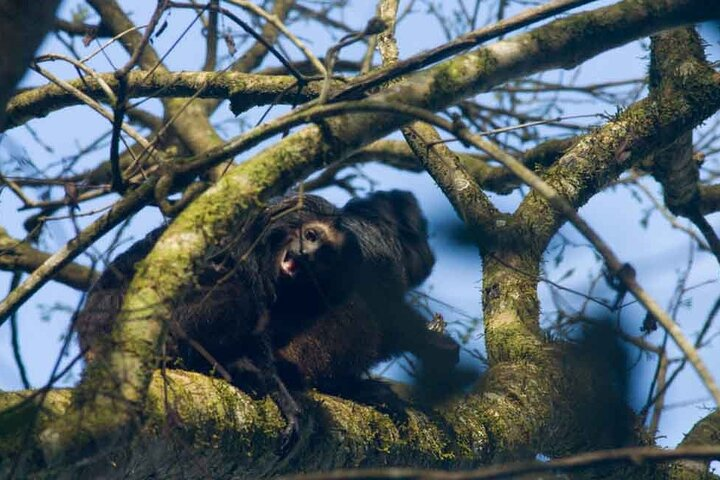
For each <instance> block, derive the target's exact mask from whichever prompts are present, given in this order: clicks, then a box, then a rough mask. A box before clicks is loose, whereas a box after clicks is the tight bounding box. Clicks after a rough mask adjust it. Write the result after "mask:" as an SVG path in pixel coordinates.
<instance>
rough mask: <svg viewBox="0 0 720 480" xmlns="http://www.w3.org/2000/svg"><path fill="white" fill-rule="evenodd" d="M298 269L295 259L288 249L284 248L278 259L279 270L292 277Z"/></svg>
mask: <svg viewBox="0 0 720 480" xmlns="http://www.w3.org/2000/svg"><path fill="white" fill-rule="evenodd" d="M299 269H300V265H299V264H298V261H297V260H296V259H294V258H292V256H291V254H290V250H285V254H284V255H283V257H282V260H281V261H280V272H282V273H283V274H284V275H287V276H288V277H294V276H295V275H296V274H297V272H298V270H299Z"/></svg>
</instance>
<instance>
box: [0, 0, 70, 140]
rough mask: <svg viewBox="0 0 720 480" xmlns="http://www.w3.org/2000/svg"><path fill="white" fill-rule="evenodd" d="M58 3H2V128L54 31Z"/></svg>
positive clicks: (13, 0)
mask: <svg viewBox="0 0 720 480" xmlns="http://www.w3.org/2000/svg"><path fill="white" fill-rule="evenodd" d="M59 3H60V2H59V1H58V0H38V1H34V2H26V1H25V0H8V1H5V2H2V3H1V4H0V45H1V46H2V47H1V48H2V55H0V127H2V126H4V125H5V114H4V113H5V104H6V103H7V101H8V99H9V98H10V96H11V95H12V92H13V90H14V89H15V86H16V85H17V83H18V82H19V81H20V79H21V78H22V76H23V75H24V74H25V72H27V66H28V64H29V63H30V60H31V59H32V57H33V55H34V54H35V50H36V49H37V48H38V47H39V46H40V42H41V41H42V39H43V38H44V37H45V34H46V33H47V31H48V30H49V29H50V28H51V26H52V21H53V19H54V18H55V9H56V8H57V6H58V4H59Z"/></svg>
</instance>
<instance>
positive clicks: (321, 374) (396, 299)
mask: <svg viewBox="0 0 720 480" xmlns="http://www.w3.org/2000/svg"><path fill="white" fill-rule="evenodd" d="M342 224H343V225H344V229H345V230H348V231H351V232H357V233H358V235H357V238H358V241H359V244H360V252H361V257H362V260H363V264H362V268H361V269H360V270H358V272H357V273H358V274H359V276H360V278H361V281H359V282H357V283H356V286H355V288H354V289H353V290H352V292H351V293H350V294H349V295H348V296H346V297H345V299H344V301H343V302H340V303H338V304H334V305H332V306H330V307H329V308H327V309H325V310H324V312H323V313H322V314H321V315H319V316H318V317H317V318H316V319H315V321H314V322H313V324H312V325H311V326H310V327H309V328H307V329H304V330H302V331H300V332H297V334H296V335H295V336H293V337H292V338H289V339H277V340H276V342H275V347H276V349H277V350H276V354H275V356H276V361H277V362H278V370H279V372H280V376H281V377H283V378H284V379H286V381H287V383H288V384H289V385H290V386H291V388H293V389H302V388H308V387H315V388H318V389H320V390H323V391H326V392H329V393H341V394H348V393H349V394H350V395H351V396H353V395H352V394H353V393H355V392H357V391H359V390H362V389H363V387H362V386H361V385H360V383H361V375H362V374H363V373H365V372H367V371H369V370H370V369H372V367H373V366H375V365H377V364H378V363H380V362H382V361H385V360H388V359H390V358H393V357H395V356H397V355H399V354H401V353H403V352H410V353H412V354H414V355H415V356H416V357H418V358H419V359H420V360H421V362H422V364H423V366H424V368H425V369H426V371H428V372H432V373H438V374H441V373H443V372H448V371H450V370H452V368H453V367H454V366H455V365H456V364H457V362H458V359H459V345H458V344H457V342H455V341H454V340H453V339H452V338H450V337H449V336H447V335H445V334H444V333H440V332H437V331H433V330H430V329H429V328H428V322H427V320H426V319H425V318H424V317H423V316H422V315H421V314H420V313H419V312H418V311H417V310H416V309H415V308H413V307H412V306H411V305H410V304H409V303H408V302H407V300H406V298H405V297H406V293H407V292H408V291H409V290H410V289H412V288H414V287H417V286H418V285H419V284H420V283H422V282H423V281H424V280H425V279H426V278H427V277H428V276H429V275H430V272H431V270H432V267H433V265H434V263H435V258H434V255H433V253H432V251H431V249H430V246H429V243H428V232H427V221H426V220H425V218H424V216H423V215H422V212H421V211H420V208H419V206H418V204H417V201H416V200H415V197H414V196H413V195H412V194H410V193H408V192H402V191H397V190H394V191H390V192H377V193H375V194H373V195H371V196H369V197H367V198H364V199H353V200H351V201H350V202H348V204H347V205H346V206H345V207H344V208H343V210H342ZM279 321H280V323H284V322H285V321H286V320H279Z"/></svg>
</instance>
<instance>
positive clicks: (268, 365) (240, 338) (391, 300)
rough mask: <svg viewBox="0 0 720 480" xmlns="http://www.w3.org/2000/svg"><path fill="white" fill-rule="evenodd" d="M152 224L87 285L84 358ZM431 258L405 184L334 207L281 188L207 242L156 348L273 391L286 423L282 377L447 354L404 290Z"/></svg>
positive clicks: (305, 380) (350, 372)
mask: <svg viewBox="0 0 720 480" xmlns="http://www.w3.org/2000/svg"><path fill="white" fill-rule="evenodd" d="M160 233H161V232H160V231H155V232H153V233H151V234H149V235H148V236H147V237H146V238H145V239H144V240H141V241H140V242H138V243H136V244H135V245H133V246H132V247H131V248H130V249H129V250H128V251H127V252H125V253H123V254H122V255H120V256H119V257H118V258H117V259H116V260H115V261H114V262H113V263H112V264H111V265H110V266H109V267H108V269H107V270H106V271H105V273H104V274H103V275H102V277H101V278H100V280H99V282H98V284H97V285H96V286H95V287H94V288H93V290H92V291H91V292H90V294H89V296H88V300H87V302H86V305H85V308H84V309H83V311H82V312H80V314H79V316H78V319H77V321H76V330H77V332H78V336H79V339H80V344H81V347H82V348H83V349H87V350H88V352H89V355H88V356H89V357H90V359H92V357H93V356H95V355H96V354H97V353H98V352H102V349H103V344H104V342H107V340H106V339H107V338H109V335H108V334H109V332H110V330H111V328H112V323H113V321H114V319H115V317H116V316H117V313H118V311H119V308H120V306H121V303H122V298H123V296H124V293H125V291H126V289H127V286H128V283H129V280H130V278H131V276H132V274H133V273H134V264H135V263H136V262H137V261H138V260H140V259H142V258H143V257H145V255H147V253H148V252H149V250H150V249H151V248H152V246H153V245H154V243H155V242H156V241H157V238H158V237H159V235H160ZM433 263H434V257H433V254H432V252H431V250H430V247H429V245H428V242H427V226H426V221H425V219H424V217H423V216H422V213H421V211H420V209H419V207H418V205H417V202H416V200H415V198H414V197H413V196H412V194H410V193H407V192H400V191H392V192H378V193H375V194H373V195H370V196H369V197H367V198H365V199H359V200H351V201H350V202H348V203H347V205H346V206H345V207H344V208H342V209H338V208H336V207H334V206H333V205H332V204H330V203H329V202H327V201H326V200H324V199H322V198H321V197H317V196H314V195H302V196H300V195H295V196H290V197H285V198H282V199H280V200H278V201H275V202H273V203H271V204H270V205H269V206H268V207H267V208H265V209H263V210H262V211H261V212H260V213H258V214H256V215H255V216H253V217H252V218H251V219H249V220H248V221H247V222H246V223H245V226H244V227H243V229H242V230H241V232H240V233H239V234H237V235H231V236H228V238H227V239H226V240H225V241H223V242H221V244H220V245H218V246H216V247H215V248H214V249H213V251H212V252H209V253H208V258H207V259H206V260H205V262H204V264H203V266H202V268H201V273H200V275H199V279H198V283H197V285H196V286H194V287H193V288H191V289H190V290H189V291H188V292H187V295H186V296H185V297H184V298H183V299H182V301H180V302H178V304H177V307H176V308H175V309H174V311H173V315H172V317H173V318H172V321H173V323H172V324H171V325H170V328H169V331H170V339H169V340H168V342H167V347H166V349H167V352H168V354H169V355H170V356H172V357H176V358H178V359H179V361H180V362H181V365H182V366H183V367H184V368H188V369H192V370H197V371H201V372H208V371H211V370H213V369H215V370H218V371H226V372H227V374H228V375H229V376H230V379H231V380H232V381H233V383H235V384H237V385H239V386H242V387H245V388H247V386H248V383H247V382H250V383H251V385H252V386H253V387H255V388H256V391H258V392H262V391H264V390H266V389H267V390H269V391H270V393H274V398H275V399H276V400H277V401H278V403H279V405H280V407H281V409H282V410H283V414H284V415H285V417H286V418H287V420H288V432H287V433H292V430H293V429H296V428H297V427H298V418H297V417H298V415H299V409H298V408H297V405H296V404H295V402H294V400H293V399H292V396H290V394H289V393H288V392H287V389H286V388H285V383H289V384H290V385H291V386H292V387H293V388H297V389H301V388H306V387H319V388H321V389H323V390H326V391H331V392H342V391H343V390H346V388H345V387H348V386H350V385H353V384H355V382H356V381H357V380H358V379H360V377H361V376H362V374H363V373H364V372H366V371H367V370H368V369H369V368H371V367H372V366H373V365H375V364H377V363H378V362H380V361H382V360H384V359H387V358H390V357H392V356H393V355H397V354H399V353H400V352H403V351H410V352H412V353H414V354H416V355H417V356H418V357H420V358H421V360H424V361H425V363H427V364H429V365H434V366H435V367H437V368H438V369H440V370H442V369H450V368H452V366H454V364H455V363H456V362H457V356H458V346H457V344H456V343H455V342H454V341H453V340H451V339H450V338H449V337H446V336H444V335H442V334H439V333H436V332H432V331H430V330H428V329H427V324H426V321H425V319H424V318H423V317H422V316H421V315H420V314H419V313H418V312H417V311H415V310H414V309H413V308H412V307H410V306H409V305H408V304H407V302H406V300H405V294H406V293H407V291H408V290H409V289H411V288H412V287H415V286H417V285H419V284H420V283H421V282H422V281H423V280H425V278H426V277H427V276H428V275H429V273H430V271H431V269H432V266H433ZM100 356H101V355H100ZM276 366H277V367H278V369H279V373H280V375H279V377H278V375H277V374H276Z"/></svg>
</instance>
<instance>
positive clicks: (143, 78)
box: [6, 70, 340, 129]
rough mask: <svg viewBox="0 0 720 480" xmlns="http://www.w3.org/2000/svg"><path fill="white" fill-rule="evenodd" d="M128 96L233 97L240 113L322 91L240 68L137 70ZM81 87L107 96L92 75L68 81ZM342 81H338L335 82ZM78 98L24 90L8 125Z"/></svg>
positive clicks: (108, 77) (58, 91) (46, 89)
mask: <svg viewBox="0 0 720 480" xmlns="http://www.w3.org/2000/svg"><path fill="white" fill-rule="evenodd" d="M98 77H99V78H100V79H102V80H103V81H104V82H105V83H107V84H108V85H109V86H110V88H112V89H113V90H114V91H116V90H117V88H118V83H117V79H116V78H115V76H114V75H113V74H112V73H103V74H99V75H98ZM127 81H128V95H129V97H130V98H138V97H153V98H177V97H191V96H193V95H197V97H198V98H217V99H223V100H224V99H230V100H231V102H232V104H233V109H234V110H236V111H237V112H242V111H244V110H247V109H248V108H251V107H254V106H256V105H267V104H271V103H273V102H274V101H276V100H277V102H278V103H280V104H285V103H304V102H306V101H308V100H311V99H313V98H315V97H317V95H318V94H319V92H320V86H321V83H322V82H321V81H312V82H308V84H306V85H304V86H303V87H299V86H298V85H297V81H296V80H295V79H294V78H293V77H291V76H285V75H272V76H268V75H254V74H248V73H237V72H174V73H171V72H162V71H157V70H156V71H154V72H152V73H148V72H144V71H133V72H130V74H129V75H128V79H127ZM68 83H69V84H70V85H72V86H73V87H74V88H76V89H78V90H79V91H81V92H83V93H85V94H86V95H89V96H91V97H93V98H94V99H96V100H99V101H107V100H108V99H107V97H106V95H105V93H104V91H103V89H102V88H101V86H100V84H99V83H98V82H97V81H95V80H94V79H93V78H83V79H75V80H70V81H68ZM334 86H335V87H338V86H340V84H339V83H337V84H335V85H334ZM79 103H80V101H79V100H78V99H77V97H75V96H74V95H72V94H70V93H68V92H67V91H66V90H64V89H62V88H60V87H58V86H56V85H54V84H49V85H45V86H42V87H37V88H33V89H30V90H25V91H23V92H22V93H19V94H17V95H16V96H14V97H13V98H12V99H10V101H9V102H8V106H7V109H6V114H7V117H8V121H7V125H6V128H8V129H9V128H13V127H16V126H18V125H23V124H24V123H25V122H27V121H28V120H30V119H32V118H37V117H44V116H46V115H48V114H49V113H52V112H54V111H56V110H59V109H61V108H65V107H70V106H73V105H78V104H79Z"/></svg>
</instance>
